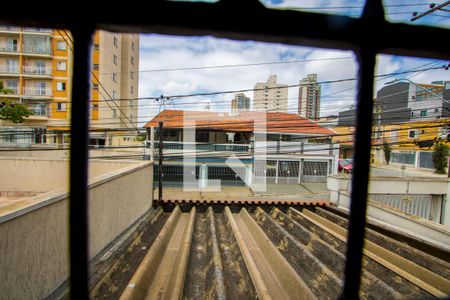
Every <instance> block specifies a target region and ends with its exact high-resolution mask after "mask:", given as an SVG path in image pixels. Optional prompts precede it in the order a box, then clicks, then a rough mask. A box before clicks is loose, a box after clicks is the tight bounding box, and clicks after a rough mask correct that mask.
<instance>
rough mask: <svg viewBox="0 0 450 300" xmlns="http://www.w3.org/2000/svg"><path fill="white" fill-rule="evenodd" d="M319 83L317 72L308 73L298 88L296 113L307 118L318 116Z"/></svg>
mask: <svg viewBox="0 0 450 300" xmlns="http://www.w3.org/2000/svg"><path fill="white" fill-rule="evenodd" d="M320 89H321V87H320V84H318V83H317V74H308V75H307V76H306V77H305V78H303V79H302V80H300V86H299V88H298V114H299V115H300V116H302V117H304V118H308V119H318V118H319V117H320Z"/></svg>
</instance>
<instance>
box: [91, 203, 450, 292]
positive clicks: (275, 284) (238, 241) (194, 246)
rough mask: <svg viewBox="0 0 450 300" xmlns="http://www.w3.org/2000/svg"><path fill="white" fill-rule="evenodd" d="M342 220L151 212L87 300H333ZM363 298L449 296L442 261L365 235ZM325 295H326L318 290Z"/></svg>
mask: <svg viewBox="0 0 450 300" xmlns="http://www.w3.org/2000/svg"><path fill="white" fill-rule="evenodd" d="M346 217H347V216H346V215H345V213H344V212H343V211H340V210H338V209H336V208H332V207H326V208H323V207H313V206H297V207H295V208H294V207H292V206H284V205H281V206H280V205H278V206H274V205H259V206H245V207H242V206H234V205H231V206H217V205H216V206H210V205H208V204H205V205H200V206H199V205H197V206H192V205H173V206H167V205H166V206H164V209H163V207H161V206H160V207H158V208H157V209H156V210H154V211H153V212H152V213H151V215H150V217H149V218H148V220H147V221H146V222H147V223H146V224H144V225H142V228H144V230H143V231H142V232H141V234H139V235H138V236H135V238H134V239H130V240H129V241H128V248H127V247H123V249H122V253H123V255H120V254H119V255H117V257H118V259H113V258H111V257H110V258H109V264H112V266H110V267H108V266H106V265H107V264H108V260H102V259H100V262H99V263H98V264H97V265H96V266H95V267H94V269H96V268H100V269H102V268H103V269H105V268H107V269H108V272H107V273H106V274H105V275H104V276H102V277H97V278H95V280H93V282H92V286H91V296H92V297H93V298H94V299H112V298H119V297H120V299H143V298H148V299H155V298H156V297H157V296H158V297H161V298H166V297H167V298H183V299H205V298H207V299H212V298H214V299H227V298H230V299H239V298H241V299H255V298H259V299H299V298H302V299H315V298H317V299H334V298H336V297H337V296H338V295H339V294H340V293H341V289H342V285H343V274H344V265H345V251H346V235H347V226H348V221H347V218H346ZM365 244H366V246H365V250H364V270H363V275H362V286H361V290H360V296H361V298H362V299H366V298H371V297H373V296H375V297H376V298H380V299H392V298H428V297H430V296H437V297H442V296H445V295H446V294H449V293H450V289H449V287H450V284H449V283H450V281H449V280H450V274H449V273H448V269H449V267H450V264H449V260H448V258H449V257H450V256H449V255H448V253H447V252H445V251H444V252H442V251H440V250H436V249H433V250H430V248H426V247H424V248H423V249H428V250H429V251H423V249H419V248H420V247H417V245H413V244H411V245H410V244H409V242H408V241H405V240H402V236H401V235H400V236H398V235H397V236H396V235H395V234H392V232H389V231H386V230H385V231H382V230H380V229H379V228H377V227H376V226H375V227H374V226H370V225H369V229H367V233H366V242H365ZM324 287H326V288H324Z"/></svg>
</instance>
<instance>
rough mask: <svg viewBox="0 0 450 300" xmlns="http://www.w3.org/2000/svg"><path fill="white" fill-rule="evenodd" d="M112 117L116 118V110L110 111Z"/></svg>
mask: <svg viewBox="0 0 450 300" xmlns="http://www.w3.org/2000/svg"><path fill="white" fill-rule="evenodd" d="M112 116H113V118H117V111H116V109H114V108H113V109H112Z"/></svg>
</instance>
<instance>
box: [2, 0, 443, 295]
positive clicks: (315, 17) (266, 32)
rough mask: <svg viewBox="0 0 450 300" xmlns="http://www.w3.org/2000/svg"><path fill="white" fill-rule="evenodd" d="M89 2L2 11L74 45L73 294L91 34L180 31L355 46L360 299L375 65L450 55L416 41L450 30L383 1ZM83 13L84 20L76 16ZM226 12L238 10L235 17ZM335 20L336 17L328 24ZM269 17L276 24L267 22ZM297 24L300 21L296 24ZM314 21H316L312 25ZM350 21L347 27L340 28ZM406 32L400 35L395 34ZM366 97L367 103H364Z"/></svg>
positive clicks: (83, 264)
mask: <svg viewBox="0 0 450 300" xmlns="http://www.w3.org/2000/svg"><path fill="white" fill-rule="evenodd" d="M85 9H86V7H84V6H82V5H78V6H74V7H73V9H71V10H70V11H67V12H66V11H61V12H60V13H59V14H58V16H55V15H53V14H52V12H51V10H45V9H43V10H42V11H41V12H40V13H39V14H36V13H35V11H34V6H25V7H23V8H22V9H21V10H20V11H19V13H18V14H14V15H11V14H9V13H8V9H5V10H4V12H0V20H1V21H2V22H3V23H4V25H11V26H40V27H46V28H56V27H58V28H67V29H69V30H70V31H71V33H72V36H73V39H74V41H75V43H74V45H75V47H74V69H73V78H72V86H76V87H77V88H76V89H72V99H77V101H79V102H80V103H81V104H83V102H84V104H86V105H77V106H74V107H73V108H72V110H71V116H72V118H71V120H72V123H73V124H77V126H74V127H72V128H71V155H70V157H71V162H70V178H71V179H70V195H69V197H70V199H77V201H69V216H70V218H69V220H70V221H69V224H70V226H69V227H70V229H69V239H70V253H71V255H70V270H71V276H70V286H71V287H72V288H71V290H70V292H71V298H72V299H88V298H89V288H88V286H89V284H88V262H89V255H88V241H87V236H88V235H87V232H88V214H87V208H88V206H87V202H88V194H87V168H88V164H87V160H88V153H87V148H88V138H87V137H88V121H89V111H88V107H89V106H88V103H89V90H90V79H91V78H90V74H89V72H88V70H89V67H90V63H89V62H90V59H91V52H90V51H91V45H92V36H93V34H94V31H95V30H96V29H104V30H110V31H115V32H131V33H139V32H146V33H155V34H161V33H162V34H167V33H170V34H175V35H196V36H199V35H211V36H216V37H222V38H230V39H234V40H253V41H264V42H270V43H283V44H290V45H302V46H312V47H321V48H332V49H338V50H339V49H340V50H352V51H353V52H354V53H355V54H356V57H357V61H358V75H357V80H358V88H357V91H358V92H357V109H356V111H357V117H356V135H355V161H354V162H355V163H354V169H353V174H352V176H353V180H352V193H351V199H357V200H358V201H351V207H350V216H349V228H348V242H347V252H346V263H345V271H344V273H345V274H344V289H343V292H342V295H341V298H343V299H355V298H357V297H358V293H359V287H360V283H361V261H362V248H363V242H364V230H365V224H366V208H367V188H368V180H369V179H368V166H369V162H370V146H371V138H370V137H371V130H372V112H373V105H371V104H372V103H370V102H371V101H372V100H369V101H367V99H372V98H373V88H374V82H373V81H374V80H373V75H374V67H375V57H376V55H377V54H396V55H406V56H416V57H423V58H430V57H432V58H436V59H445V60H448V57H449V54H450V49H448V48H446V47H445V46H444V45H442V43H417V37H418V36H447V35H448V32H449V31H448V30H447V29H443V28H433V27H429V26H416V25H409V24H400V23H390V22H388V21H386V19H385V17H384V7H383V3H382V1H381V0H366V1H365V4H364V9H363V14H362V16H361V17H358V18H352V17H347V16H338V15H328V14H321V13H309V12H303V11H290V10H274V9H270V8H266V7H264V6H263V5H262V4H261V3H260V2H259V1H248V2H245V4H243V3H239V4H234V3H233V2H232V1H218V2H216V3H203V2H201V3H187V2H172V1H157V2H155V3H153V5H152V10H151V15H150V16H149V14H148V12H147V11H145V13H144V12H139V11H138V12H137V13H136V14H132V15H130V14H125V13H123V12H120V13H115V14H113V16H111V15H110V14H104V15H101V14H88V15H86V14H85ZM248 14H252V22H251V23H248V24H247V23H246V24H238V23H236V22H233V19H235V18H236V17H239V16H242V17H246V16H248ZM77 15H83V16H84V22H82V24H80V22H78V20H77V19H75V18H74V17H73V16H77ZM229 16H235V18H230V17H229ZM331 19H333V21H334V22H329V21H330V20H331ZM267 20H272V22H270V23H269V22H267ZM292 24H297V26H292ZM310 24H314V25H315V26H310ZM335 24H345V26H335ZM399 36H402V38H401V39H399V38H398V37H399ZM363 103H364V104H363Z"/></svg>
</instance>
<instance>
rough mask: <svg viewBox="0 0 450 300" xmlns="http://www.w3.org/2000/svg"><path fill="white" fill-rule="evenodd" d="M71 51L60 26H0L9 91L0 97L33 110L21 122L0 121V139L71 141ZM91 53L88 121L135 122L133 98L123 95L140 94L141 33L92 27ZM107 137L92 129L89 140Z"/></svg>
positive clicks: (2, 73) (0, 75)
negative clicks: (9, 92)
mask: <svg viewBox="0 0 450 300" xmlns="http://www.w3.org/2000/svg"><path fill="white" fill-rule="evenodd" d="M72 51H73V47H72V38H71V36H70V33H69V32H66V31H64V30H53V29H43V28H21V27H11V26H0V81H2V82H3V84H4V86H5V88H7V89H9V90H10V91H12V93H11V94H7V95H4V94H3V95H2V94H0V101H1V100H3V99H12V100H14V101H17V102H18V103H23V104H25V105H27V106H28V108H29V109H30V110H31V112H32V116H30V117H29V118H27V120H26V121H25V122H24V123H22V124H19V125H17V124H13V123H11V122H6V121H0V131H1V132H3V134H0V143H1V144H4V143H10V144H12V145H14V144H59V145H63V144H64V143H67V142H69V138H68V130H69V121H70V120H69V118H70V109H71V106H70V103H71V99H70V96H71V88H72V87H71V76H72V61H73V53H72ZM92 55H93V57H92V58H93V59H92V61H93V62H92V63H93V66H92V93H91V103H92V104H91V114H90V118H91V127H92V128H93V129H100V128H101V129H105V130H107V129H119V128H133V127H134V126H136V125H137V107H138V105H137V100H136V99H135V100H123V99H130V98H137V96H138V95H137V94H138V68H139V35H136V34H116V33H109V32H104V31H99V32H96V34H95V36H94V47H93V53H92ZM113 100H114V101H113ZM14 133H16V134H14ZM106 139H107V134H106V133H104V132H100V133H96V134H93V135H92V137H91V144H96V145H104V144H105V140H106Z"/></svg>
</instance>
